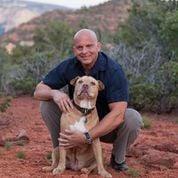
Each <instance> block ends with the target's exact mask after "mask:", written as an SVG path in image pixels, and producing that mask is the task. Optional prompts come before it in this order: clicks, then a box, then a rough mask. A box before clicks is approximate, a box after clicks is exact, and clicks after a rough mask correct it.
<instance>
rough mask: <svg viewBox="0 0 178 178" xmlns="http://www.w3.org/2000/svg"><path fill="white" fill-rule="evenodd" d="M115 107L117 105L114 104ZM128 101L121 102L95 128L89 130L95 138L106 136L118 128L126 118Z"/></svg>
mask: <svg viewBox="0 0 178 178" xmlns="http://www.w3.org/2000/svg"><path fill="white" fill-rule="evenodd" d="M114 107H115V106H114ZM126 108H127V103H126V102H121V103H119V105H117V106H116V107H115V108H114V109H112V110H111V112H109V113H108V114H107V115H106V116H105V117H104V118H103V119H102V120H101V121H100V122H99V123H98V124H97V125H96V126H95V127H94V128H93V129H91V130H90V131H89V133H90V135H91V137H92V138H93V139H95V138H98V137H101V136H104V135H106V134H108V133H109V132H111V131H113V130H114V129H116V128H117V127H118V126H119V124H121V123H122V122H123V120H124V115H125V110H126Z"/></svg>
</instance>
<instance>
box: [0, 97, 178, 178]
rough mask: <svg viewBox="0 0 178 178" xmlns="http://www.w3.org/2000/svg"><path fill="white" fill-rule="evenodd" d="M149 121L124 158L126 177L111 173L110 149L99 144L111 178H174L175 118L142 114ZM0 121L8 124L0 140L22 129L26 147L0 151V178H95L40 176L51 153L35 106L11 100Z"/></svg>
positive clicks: (177, 165) (177, 157) (93, 177)
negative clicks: (146, 127) (22, 155)
mask: <svg viewBox="0 0 178 178" xmlns="http://www.w3.org/2000/svg"><path fill="white" fill-rule="evenodd" d="M143 115H144V116H146V117H148V118H150V120H151V128H150V129H143V130H142V131H141V134H140V135H139V138H138V139H137V141H136V143H135V144H134V145H133V146H132V148H131V150H130V151H129V153H128V155H129V157H127V163H128V165H129V167H130V168H131V169H130V170H129V171H128V172H126V173H121V172H115V171H114V170H112V169H111V168H110V167H109V157H110V153H111V148H112V146H111V145H108V144H103V148H104V150H103V154H104V157H106V168H107V170H108V171H109V172H110V173H111V174H112V175H113V178H119V177H122V178H127V177H141V178H177V177H178V115H177V116H176V114H174V115H172V114H171V115H159V116H158V115H155V114H143ZM0 121H1V123H2V122H5V121H8V122H9V125H8V126H7V127H2V125H0V139H7V138H12V137H15V136H16V135H17V134H18V133H19V131H20V130H21V129H25V130H26V132H27V135H28V137H29V139H30V141H29V143H27V144H25V145H23V146H20V145H12V146H11V147H10V148H9V149H7V146H4V147H3V146H1V147H0V178H6V177H7V178H8V177H22V178H28V177H34V178H42V177H49V178H50V177H59V178H87V177H88V178H99V177H100V176H98V175H97V174H96V173H92V174H90V175H89V176H87V175H81V173H80V172H73V171H70V170H67V171H65V172H64V174H63V175H61V176H59V175H57V176H53V175H52V173H45V172H42V167H43V166H46V165H48V164H49V162H48V161H47V159H46V156H47V154H48V152H49V151H51V141H50V137H49V134H48V131H47V128H46V127H45V125H44V123H43V121H42V119H41V116H40V113H39V102H38V101H35V100H34V99H32V98H31V97H28V96H24V97H20V98H16V99H13V100H12V103H11V107H10V108H8V110H7V111H6V112H5V113H0ZM19 151H21V152H24V154H25V158H24V159H19V158H17V156H16V154H17V152H19Z"/></svg>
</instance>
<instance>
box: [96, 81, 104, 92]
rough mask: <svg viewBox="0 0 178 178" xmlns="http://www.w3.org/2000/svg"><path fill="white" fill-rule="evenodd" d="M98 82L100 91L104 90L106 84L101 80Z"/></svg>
mask: <svg viewBox="0 0 178 178" xmlns="http://www.w3.org/2000/svg"><path fill="white" fill-rule="evenodd" d="M98 84H99V91H101V90H104V88H105V86H104V84H103V82H102V81H101V80H98Z"/></svg>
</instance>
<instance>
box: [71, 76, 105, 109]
mask: <svg viewBox="0 0 178 178" xmlns="http://www.w3.org/2000/svg"><path fill="white" fill-rule="evenodd" d="M70 84H71V85H74V86H75V90H74V102H75V103H76V104H78V105H79V106H80V107H82V108H88V109H91V108H93V107H94V106H95V104H96V99H97V96H98V91H100V90H103V89H104V84H103V83H102V82H101V81H99V80H95V79H94V78H93V77H91V76H83V77H76V78H74V79H72V80H71V81H70Z"/></svg>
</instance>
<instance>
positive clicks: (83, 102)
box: [80, 100, 92, 109]
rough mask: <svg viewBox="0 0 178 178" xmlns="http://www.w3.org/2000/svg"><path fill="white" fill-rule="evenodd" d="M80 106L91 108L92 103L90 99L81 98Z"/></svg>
mask: <svg viewBox="0 0 178 178" xmlns="http://www.w3.org/2000/svg"><path fill="white" fill-rule="evenodd" d="M80 107H82V108H87V109H91V108H92V104H91V102H90V101H85V100H82V101H80Z"/></svg>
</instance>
